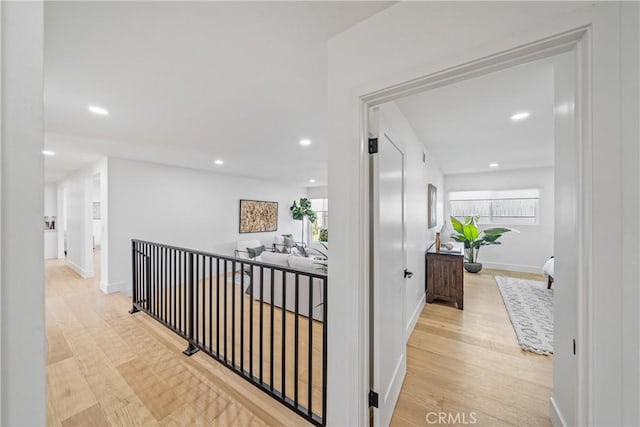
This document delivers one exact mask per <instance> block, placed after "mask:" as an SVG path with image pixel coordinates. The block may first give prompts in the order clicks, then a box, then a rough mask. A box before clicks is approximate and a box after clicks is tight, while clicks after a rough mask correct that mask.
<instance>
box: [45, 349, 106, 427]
mask: <svg viewBox="0 0 640 427" xmlns="http://www.w3.org/2000/svg"><path fill="white" fill-rule="evenodd" d="M47 380H48V385H49V394H50V396H51V403H52V405H53V406H54V407H55V408H56V412H57V414H58V416H59V417H60V420H62V421H63V422H64V420H66V419H67V418H69V417H71V416H73V415H76V414H77V413H79V412H81V411H83V410H85V409H87V408H89V407H91V406H93V405H95V404H97V403H98V401H97V400H96V398H95V395H94V394H93V391H92V390H91V387H90V386H89V383H87V380H86V379H85V378H84V376H83V375H82V374H81V373H80V368H79V367H78V364H77V363H76V361H75V360H74V359H73V358H68V359H65V360H62V361H60V362H57V363H52V364H50V365H49V366H48V367H47Z"/></svg>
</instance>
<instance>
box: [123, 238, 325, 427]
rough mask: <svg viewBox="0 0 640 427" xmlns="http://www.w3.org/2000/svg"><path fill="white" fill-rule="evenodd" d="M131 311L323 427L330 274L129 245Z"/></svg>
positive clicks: (154, 245) (147, 244) (143, 243)
mask: <svg viewBox="0 0 640 427" xmlns="http://www.w3.org/2000/svg"><path fill="white" fill-rule="evenodd" d="M131 262H132V273H133V277H132V284H133V308H132V309H131V313H132V314H133V313H135V312H137V311H143V312H145V313H146V314H148V315H149V316H151V317H152V318H154V319H155V320H157V321H158V322H160V323H161V324H163V325H164V326H166V327H167V328H169V329H171V330H172V331H173V332H175V333H176V334H178V335H180V336H181V337H183V338H184V339H185V340H187V344H188V346H187V349H186V350H185V351H184V354H186V355H187V356H191V355H192V354H194V353H196V352H197V351H203V352H205V353H206V354H208V355H209V356H211V357H212V358H214V359H216V360H217V361H218V362H220V363H222V364H223V365H224V366H226V367H227V368H229V369H230V370H232V371H233V372H235V373H236V374H237V375H239V376H241V377H243V378H244V379H246V380H247V381H249V382H251V383H252V384H254V385H255V386H256V387H258V388H259V389H260V390H262V391H263V392H265V393H267V394H269V395H270V396H272V397H273V398H274V399H276V400H278V401H279V402H280V403H282V404H283V405H285V406H287V407H288V408H290V409H292V410H293V411H295V412H296V413H297V414H299V415H300V416H302V417H304V418H305V419H307V420H308V421H310V422H312V423H313V424H315V425H318V426H324V425H325V424H326V411H327V407H326V406H327V395H326V389H327V387H326V386H327V316H326V312H327V276H326V273H325V272H322V271H316V270H308V271H307V270H305V271H301V270H295V269H291V268H287V267H283V266H279V265H272V264H265V263H261V262H256V261H251V260H247V259H242V258H233V257H227V256H222V255H215V254H210V253H206V252H201V251H195V250H190V249H185V248H179V247H175V246H169V245H164V244H159V243H152V242H146V241H141V240H132V241H131Z"/></svg>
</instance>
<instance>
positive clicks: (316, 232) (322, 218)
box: [311, 199, 329, 242]
mask: <svg viewBox="0 0 640 427" xmlns="http://www.w3.org/2000/svg"><path fill="white" fill-rule="evenodd" d="M311 209H313V210H314V211H316V214H317V216H318V219H317V220H316V222H315V223H314V224H312V225H311V237H312V238H313V241H315V242H317V241H319V240H320V230H322V229H324V230H328V229H329V199H311Z"/></svg>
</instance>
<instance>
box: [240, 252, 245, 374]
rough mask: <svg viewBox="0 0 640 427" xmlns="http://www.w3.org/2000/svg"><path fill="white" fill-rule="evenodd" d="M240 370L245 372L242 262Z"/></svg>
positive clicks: (242, 265) (242, 276) (241, 277)
mask: <svg viewBox="0 0 640 427" xmlns="http://www.w3.org/2000/svg"><path fill="white" fill-rule="evenodd" d="M240 370H241V371H243V372H244V263H243V262H242V261H240Z"/></svg>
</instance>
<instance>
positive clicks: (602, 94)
mask: <svg viewBox="0 0 640 427" xmlns="http://www.w3.org/2000/svg"><path fill="white" fill-rule="evenodd" d="M620 7H621V6H620V4H619V3H577V2H554V3H536V2H503V3H499V2H496V3H485V2H477V3H474V2H459V3H456V2H451V3H438V2H401V3H399V4H396V5H394V6H392V7H390V8H388V9H385V10H384V11H382V12H380V13H379V14H376V15H374V16H373V17H371V18H369V19H368V20H366V21H363V22H361V23H359V24H358V25H356V26H354V27H352V28H351V29H349V30H347V31H345V32H343V33H341V34H339V35H337V36H335V37H334V38H333V39H331V40H330V42H329V105H328V111H329V116H328V120H329V138H328V141H329V189H330V204H331V216H332V221H331V231H332V242H331V243H332V262H331V268H330V269H329V282H330V283H332V292H329V304H328V307H329V312H328V318H329V319H330V320H329V333H328V336H329V347H328V348H329V365H328V374H329V378H328V381H329V390H328V398H329V402H328V410H329V413H328V420H329V424H331V425H336V424H340V425H345V424H348V425H356V424H365V423H367V414H368V412H367V408H366V400H365V398H366V393H367V387H368V385H367V381H366V378H367V376H366V372H364V371H363V366H365V367H366V357H367V353H368V350H367V347H366V338H365V336H366V335H365V332H364V331H365V330H366V323H365V322H366V320H365V319H364V317H363V313H364V312H365V310H366V308H365V307H366V303H367V301H366V300H364V299H363V298H362V296H363V294H364V292H365V291H364V289H365V283H364V282H363V279H362V277H364V272H365V271H366V270H365V269H364V265H365V255H364V254H363V253H362V246H361V242H362V241H363V239H364V236H365V232H366V230H364V229H363V227H362V226H361V225H360V224H361V218H362V217H363V202H364V201H365V200H366V199H365V198H364V196H363V194H364V193H363V189H364V182H365V180H364V174H363V173H364V165H365V163H364V161H363V152H364V149H363V147H362V146H361V141H362V138H361V132H360V131H361V127H360V126H361V120H360V108H361V103H360V99H361V97H362V96H363V95H366V94H369V93H373V92H375V91H378V90H381V89H384V88H389V87H392V86H394V85H397V84H400V83H402V82H407V81H410V80H412V79H416V78H419V77H422V76H427V75H431V74H433V73H436V72H439V71H442V70H445V69H449V68H451V67H456V66H459V65H461V64H465V63H468V62H470V61H475V60H478V59H480V58H484V57H487V56H489V55H493V54H496V53H499V52H504V51H507V50H509V49H512V48H515V47H519V46H522V45H525V44H527V43H531V42H534V41H537V40H542V39H545V38H547V37H549V36H552V35H556V34H560V33H563V32H565V31H568V30H572V29H575V28H579V27H583V26H589V28H591V30H592V32H591V34H590V37H589V41H590V43H591V51H590V52H589V58H588V59H589V61H588V63H587V64H588V67H589V71H590V72H591V73H592V76H591V80H590V81H589V82H588V83H587V87H589V88H590V89H591V90H592V98H591V99H590V101H591V105H592V106H593V110H592V111H590V117H591V119H592V122H593V124H592V127H591V128H590V129H589V134H588V135H586V137H587V140H588V141H592V144H593V148H592V151H593V152H592V154H593V157H594V161H593V162H592V163H593V169H594V170H593V175H592V176H591V177H589V178H591V179H590V182H589V184H590V185H591V186H592V190H593V191H592V198H591V199H590V200H592V201H593V207H592V208H589V211H588V212H585V216H586V218H587V219H589V220H590V221H592V224H593V229H592V233H589V234H590V236H589V238H590V239H591V241H592V245H591V247H592V253H591V254H590V256H591V259H592V261H593V262H591V263H590V265H589V266H588V267H587V272H588V273H589V275H590V282H589V283H584V284H581V286H582V287H583V289H586V290H588V292H589V297H590V298H591V299H592V301H590V305H589V309H590V310H591V311H590V319H589V327H590V329H589V334H590V340H589V342H587V343H582V344H583V345H584V347H580V349H581V351H583V352H584V353H587V354H588V356H589V360H588V362H589V366H588V372H589V380H590V383H589V384H588V394H589V396H588V403H587V405H586V406H587V408H588V411H589V415H588V417H589V418H588V420H587V421H588V422H590V423H593V424H601V425H604V424H608V425H612V424H616V425H621V424H625V423H626V424H630V425H637V424H638V423H640V419H638V416H637V411H636V412H633V411H628V412H633V413H625V414H624V415H623V410H622V406H623V403H625V402H631V401H632V399H636V400H635V401H636V402H637V401H638V397H639V393H638V389H639V385H638V378H637V377H636V378H628V377H626V376H625V374H624V372H625V370H624V369H626V370H630V368H629V364H630V363H632V362H630V361H629V360H630V359H633V360H635V361H636V362H633V363H635V364H636V365H637V360H638V358H640V355H638V354H637V347H634V345H627V344H625V349H626V348H630V349H632V351H634V354H630V355H625V356H624V357H623V351H622V350H623V345H622V339H621V338H620V335H619V334H612V333H611V332H612V331H620V330H622V327H623V325H625V326H624V327H625V331H626V332H627V334H626V335H625V341H626V340H631V341H632V342H634V341H635V342H637V340H638V337H639V335H640V334H639V330H638V329H639V327H638V321H637V320H638V314H637V310H635V311H633V310H631V309H630V308H627V309H626V310H623V306H622V301H623V295H624V294H626V293H631V294H633V292H636V291H634V289H636V288H637V276H638V268H637V259H638V257H639V253H638V252H639V248H638V245H637V244H634V245H631V244H629V245H628V246H629V249H628V250H625V251H623V250H622V244H621V243H620V242H623V241H625V242H627V241H629V242H630V241H632V240H633V239H635V240H636V241H637V240H639V237H638V233H637V230H636V229H635V228H631V229H630V230H629V231H626V233H629V234H628V236H625V231H623V228H622V225H621V224H622V221H621V220H622V207H623V206H624V207H625V208H628V209H629V210H628V211H627V212H626V213H625V216H630V217H633V218H636V219H637V218H638V217H639V216H640V214H639V212H638V207H637V200H638V196H639V192H638V184H639V180H638V176H637V171H636V170H637V159H638V156H637V155H633V156H631V157H632V158H633V160H632V161H631V160H626V159H625V161H623V160H622V159H623V156H622V152H623V150H624V151H632V152H633V153H634V154H635V153H637V138H636V139H635V140H634V139H633V138H632V137H630V136H629V135H627V136H626V137H624V138H623V137H621V136H622V135H621V132H622V131H626V130H627V129H630V128H631V127H633V129H634V131H633V132H632V133H631V135H637V116H638V108H637V105H636V103H633V102H632V101H631V100H635V93H634V95H633V97H632V98H631V96H629V95H625V96H629V97H630V100H627V101H624V99H623V98H621V90H620V89H621V88H620V76H621V75H622V76H623V78H624V76H626V78H628V80H629V81H631V82H636V81H637V79H638V73H637V72H636V73H633V72H629V70H631V71H633V70H636V69H637V68H636V67H637V61H638V45H637V43H638V42H637V38H635V39H634V38H633V37H629V38H628V41H627V42H626V45H621V42H620V28H621V27H622V28H623V29H624V26H625V25H630V26H631V27H632V29H633V31H632V32H633V33H634V34H636V33H637V22H631V23H629V22H626V21H625V20H622V21H621V16H625V17H626V16H628V15H629V13H622V14H621V10H620ZM624 7H625V8H630V9H633V12H636V13H633V15H634V19H633V20H635V16H637V11H636V10H635V8H637V7H638V6H637V4H636V3H634V4H629V5H627V4H625V5H624ZM621 23H622V25H621ZM623 31H624V30H623ZM619 47H620V49H619ZM621 50H622V51H623V52H624V55H620V51H621ZM621 57H624V58H625V61H626V62H627V63H622V64H621ZM628 63H634V64H635V65H634V66H633V67H632V66H631V65H628ZM621 67H622V69H623V70H624V71H623V72H622V73H621V72H620V71H621ZM631 68H633V69H631ZM621 100H622V101H623V102H624V107H625V108H624V109H622V108H621V105H622V102H621ZM621 110H624V111H625V114H626V115H627V116H628V117H629V118H630V117H634V118H635V119H636V122H633V124H631V123H632V122H631V121H629V122H626V123H623V122H621ZM623 134H624V132H623ZM589 143H590V142H588V144H589ZM590 154H591V152H590V151H589V152H587V153H586V155H587V156H588V155H590ZM630 163H632V164H630ZM614 171H615V173H614ZM623 182H624V183H625V192H624V194H625V198H624V200H625V202H624V204H623V197H622V194H621V191H620V188H621V187H622V183H623ZM587 206H589V205H587ZM611 242H617V243H615V244H613V245H612V244H611ZM634 276H635V278H636V279H635V280H634V281H633V282H632V281H631V277H634ZM623 278H626V279H625V280H623ZM344 307H349V310H345V309H344ZM559 313H560V314H559V316H561V313H562V312H561V311H560V312H559ZM573 332H574V334H572V335H574V336H576V335H577V331H573ZM561 338H562V339H564V340H570V338H571V336H566V337H561ZM584 353H583V354H584ZM627 368H629V369H627ZM636 369H637V367H636ZM556 375H557V376H558V378H557V380H559V381H562V375H563V374H562V372H557V373H556ZM623 378H625V381H624V382H623ZM627 406H628V405H627ZM558 409H559V411H560V412H561V416H562V417H563V418H564V419H565V421H566V422H567V423H568V424H570V425H575V424H577V413H576V406H575V401H574V402H566V401H563V402H562V403H561V404H560V406H559V408H558ZM623 416H624V417H625V418H623Z"/></svg>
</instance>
